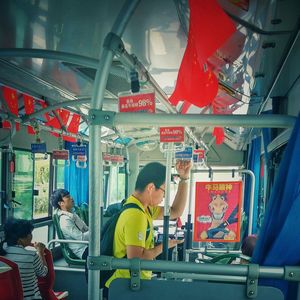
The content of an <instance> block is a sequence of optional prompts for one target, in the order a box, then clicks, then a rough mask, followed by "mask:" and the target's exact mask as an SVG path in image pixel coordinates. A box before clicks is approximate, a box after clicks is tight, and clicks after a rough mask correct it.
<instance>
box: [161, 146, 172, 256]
mask: <svg viewBox="0 0 300 300" xmlns="http://www.w3.org/2000/svg"><path fill="white" fill-rule="evenodd" d="M172 149H173V143H169V144H168V150H167V165H166V195H165V206H164V230H163V258H164V259H165V260H168V253H169V248H168V244H169V221H170V181H171V170H172V156H173V152H172Z"/></svg>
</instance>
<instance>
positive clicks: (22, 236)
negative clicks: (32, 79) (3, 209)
mask: <svg viewBox="0 0 300 300" xmlns="http://www.w3.org/2000/svg"><path fill="white" fill-rule="evenodd" d="M32 231H33V225H32V224H31V222H30V221H28V220H21V219H12V220H9V221H8V222H6V224H5V225H4V235H5V238H4V240H3V241H2V242H1V244H0V255H3V256H5V257H6V258H8V259H10V260H11V261H14V262H15V263H16V264H17V265H18V267H19V271H20V276H21V281H22V287H23V295H24V299H25V300H31V299H42V297H41V294H40V290H39V288H38V279H37V276H40V277H45V276H46V275H47V273H48V268H47V263H46V260H45V257H44V250H45V245H44V244H42V243H34V247H35V248H36V250H37V251H36V252H35V251H32V250H27V249H25V248H26V247H28V246H31V245H32V244H31V240H32Z"/></svg>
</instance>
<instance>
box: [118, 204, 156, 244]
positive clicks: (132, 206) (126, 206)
mask: <svg viewBox="0 0 300 300" xmlns="http://www.w3.org/2000/svg"><path fill="white" fill-rule="evenodd" d="M129 208H137V209H139V210H140V211H142V212H143V213H145V212H144V210H143V209H142V208H140V207H139V206H138V205H137V204H135V203H128V204H126V203H125V204H124V205H123V207H122V209H121V212H120V215H121V213H122V212H123V211H124V210H126V209H129ZM149 235H150V224H149V220H148V218H147V230H146V240H147V239H148V237H149Z"/></svg>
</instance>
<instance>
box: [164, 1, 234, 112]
mask: <svg viewBox="0 0 300 300" xmlns="http://www.w3.org/2000/svg"><path fill="white" fill-rule="evenodd" d="M189 5H190V23H189V34H188V44H187V48H186V50H185V53H184V56H183V59H182V62H181V65H180V69H179V73H178V78H177V83H176V88H175V91H174V93H173V94H172V96H171V97H170V102H171V103H172V104H175V105H176V104H177V103H178V101H180V100H185V101H188V102H190V103H192V104H194V105H196V106H199V107H203V106H206V105H208V104H210V103H211V102H212V101H213V99H214V97H215V96H216V95H217V92H218V80H217V78H216V76H215V74H214V73H213V72H212V71H211V69H210V68H209V66H208V65H207V63H206V62H207V59H208V57H209V56H211V55H212V54H213V53H214V52H215V51H216V50H217V49H218V48H219V47H220V46H222V44H223V43H224V42H225V41H226V40H227V39H228V38H229V37H230V35H231V34H232V33H233V32H234V31H235V26H234V23H233V22H232V21H231V20H230V19H229V17H228V16H227V15H226V14H225V13H224V12H223V10H222V9H221V7H220V6H219V4H218V3H217V1H216V0H201V1H199V0H189Z"/></svg>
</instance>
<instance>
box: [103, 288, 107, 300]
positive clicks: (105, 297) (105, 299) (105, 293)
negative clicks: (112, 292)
mask: <svg viewBox="0 0 300 300" xmlns="http://www.w3.org/2000/svg"><path fill="white" fill-rule="evenodd" d="M103 300H108V288H107V287H104V288H103Z"/></svg>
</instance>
